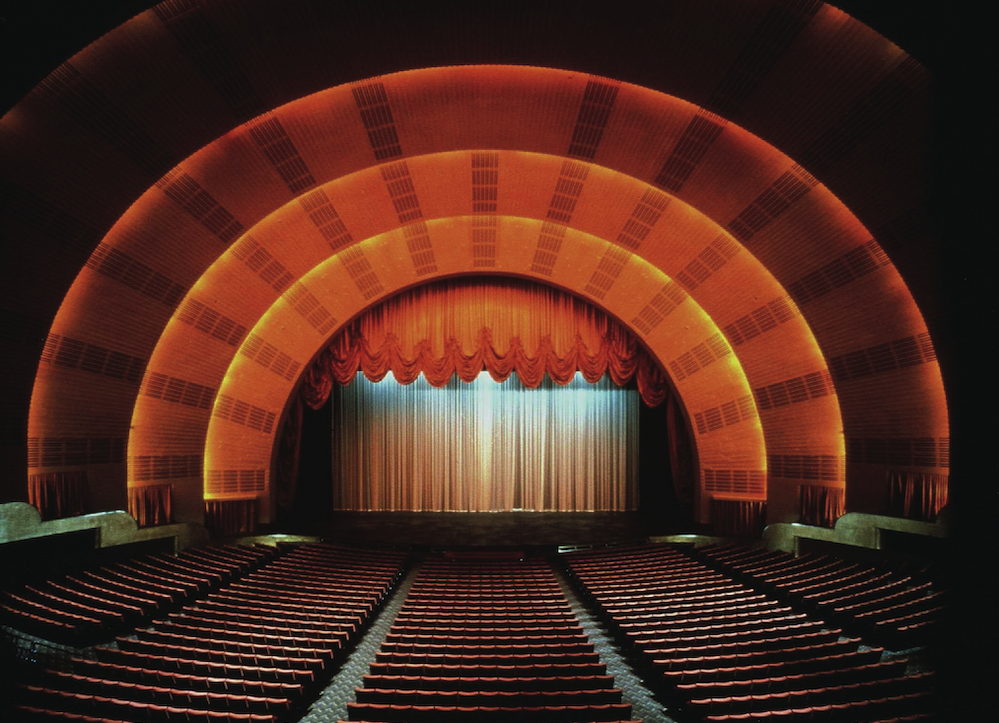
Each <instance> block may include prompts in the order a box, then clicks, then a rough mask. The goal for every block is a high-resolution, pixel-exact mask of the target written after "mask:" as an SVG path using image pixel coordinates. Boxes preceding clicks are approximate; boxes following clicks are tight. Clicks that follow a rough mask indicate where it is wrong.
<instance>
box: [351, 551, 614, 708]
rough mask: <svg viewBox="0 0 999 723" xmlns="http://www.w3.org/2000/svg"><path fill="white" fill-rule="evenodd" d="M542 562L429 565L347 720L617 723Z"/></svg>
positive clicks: (603, 682) (602, 670)
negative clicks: (604, 722) (600, 722)
mask: <svg viewBox="0 0 999 723" xmlns="http://www.w3.org/2000/svg"><path fill="white" fill-rule="evenodd" d="M630 716H631V706H630V705H629V704H627V703H625V702H623V701H622V694H621V690H620V689H618V688H615V687H614V680H613V678H612V677H611V676H609V675H607V673H606V667H605V665H604V663H603V662H602V661H601V660H600V657H599V655H598V654H597V652H596V651H595V649H594V646H593V644H592V642H590V640H589V639H588V638H587V636H586V635H585V634H584V633H583V630H582V627H581V626H580V624H579V621H578V620H577V618H576V616H575V614H574V613H573V612H572V610H571V608H570V606H569V602H568V600H567V599H566V597H565V594H564V593H563V592H562V589H561V588H560V586H559V584H558V580H557V579H556V577H555V575H554V572H553V570H552V568H551V566H550V564H549V563H548V562H547V561H545V560H540V559H527V560H521V561H510V560H497V559H479V560H477V559H471V560H464V559H454V558H448V557H430V558H428V559H426V560H425V561H424V562H423V563H422V565H421V568H420V571H419V574H418V576H417V578H416V581H415V582H414V584H413V586H412V588H411V590H410V592H409V594H408V595H407V597H406V600H405V602H404V603H403V606H402V608H401V610H400V612H399V614H398V615H397V616H396V618H395V620H394V621H393V624H392V627H391V629H390V630H389V632H388V635H387V636H386V638H385V641H384V642H383V644H382V647H381V649H380V650H379V651H378V652H377V654H376V657H375V661H374V662H373V663H372V664H371V667H370V670H369V673H368V675H366V676H365V677H364V686H363V687H362V688H358V689H357V690H356V701H355V702H352V703H350V704H349V706H348V718H349V720H351V721H371V722H376V721H379V722H381V721H384V722H392V723H420V722H421V721H434V722H435V723H448V722H452V721H453V722H454V723H459V722H460V723H493V722H494V721H495V722H496V723H498V722H499V721H503V722H504V723H506V722H507V721H511V720H522V721H525V722H533V723H577V722H578V723H585V722H588V721H624V720H628V719H629V718H630Z"/></svg>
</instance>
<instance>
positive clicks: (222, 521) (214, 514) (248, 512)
mask: <svg viewBox="0 0 999 723" xmlns="http://www.w3.org/2000/svg"><path fill="white" fill-rule="evenodd" d="M205 527H207V528H208V531H209V532H211V534H212V536H214V537H218V536H226V535H242V534H247V533H250V532H253V531H254V530H256V529H257V499H256V497H250V498H246V499H229V500H220V499H214V500H205Z"/></svg>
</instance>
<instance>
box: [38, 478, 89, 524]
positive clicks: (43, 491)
mask: <svg viewBox="0 0 999 723" xmlns="http://www.w3.org/2000/svg"><path fill="white" fill-rule="evenodd" d="M28 502H30V503H31V504H32V505H34V506H35V508H37V509H38V512H39V513H40V514H41V516H42V519H43V520H54V519H58V518H60V517H74V516H76V515H82V514H85V513H86V511H87V473H86V472H85V471H83V470H76V471H72V472H45V473H43V474H33V475H29V476H28Z"/></svg>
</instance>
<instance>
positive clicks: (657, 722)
mask: <svg viewBox="0 0 999 723" xmlns="http://www.w3.org/2000/svg"><path fill="white" fill-rule="evenodd" d="M556 562H557V561H556ZM553 569H554V570H555V577H556V578H558V583H559V585H560V586H561V588H562V592H564V593H565V596H566V597H567V598H568V599H569V606H570V607H571V608H572V611H573V612H574V613H575V614H576V617H577V618H578V619H579V624H580V625H582V626H583V631H584V632H585V633H586V634H587V635H588V636H589V638H590V640H591V641H593V646H594V647H595V648H596V650H597V652H598V653H599V654H600V659H601V660H602V661H603V662H604V663H605V664H606V665H607V672H608V673H609V674H610V675H613V676H614V684H615V686H616V687H618V688H620V689H621V690H622V692H623V694H624V701H625V702H626V703H631V709H632V717H633V718H635V719H641V720H642V722H643V723H674V721H673V719H672V718H670V717H669V716H668V715H666V711H665V710H664V709H663V706H662V704H661V703H660V702H659V701H657V700H656V699H655V698H654V697H653V695H652V692H651V691H650V690H649V689H648V688H646V687H645V684H644V682H643V681H642V679H641V678H640V677H638V675H636V674H635V671H634V670H633V669H632V667H631V665H629V664H628V662H627V661H626V660H625V659H624V656H623V655H622V654H621V651H620V649H619V648H618V645H617V642H616V641H615V640H614V638H613V637H611V636H610V635H609V634H608V633H607V629H606V628H605V627H604V625H603V623H601V622H600V620H599V619H598V618H597V617H596V616H595V615H593V614H592V613H591V612H590V610H589V608H587V606H586V604H585V603H584V602H583V601H582V600H581V599H580V597H579V595H578V594H577V593H576V590H575V588H574V587H573V586H572V583H571V582H570V581H569V576H568V575H567V574H566V573H565V570H563V569H562V568H561V567H559V566H558V565H553Z"/></svg>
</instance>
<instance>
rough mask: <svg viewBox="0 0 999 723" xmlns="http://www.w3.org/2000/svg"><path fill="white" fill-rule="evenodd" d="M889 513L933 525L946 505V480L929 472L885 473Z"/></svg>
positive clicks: (947, 482)
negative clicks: (886, 476) (887, 485)
mask: <svg viewBox="0 0 999 723" xmlns="http://www.w3.org/2000/svg"><path fill="white" fill-rule="evenodd" d="M888 483H889V505H890V513H891V514H892V515H893V516H895V517H905V518H907V519H910V520H922V521H924V522H935V521H936V519H937V514H938V513H939V512H940V510H942V509H943V508H944V506H945V505H946V504H947V499H948V492H949V489H948V487H949V477H948V476H947V475H945V474H933V473H929V472H894V471H889V472H888Z"/></svg>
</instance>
